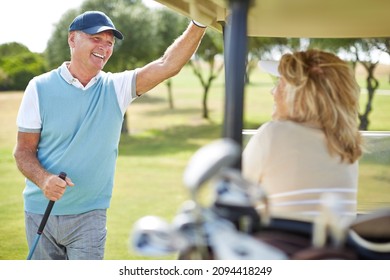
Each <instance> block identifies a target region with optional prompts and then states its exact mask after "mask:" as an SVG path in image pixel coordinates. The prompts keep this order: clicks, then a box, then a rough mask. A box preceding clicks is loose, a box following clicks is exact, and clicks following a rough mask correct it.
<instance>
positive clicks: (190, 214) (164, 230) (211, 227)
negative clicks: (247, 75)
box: [130, 138, 390, 260]
mask: <svg viewBox="0 0 390 280" xmlns="http://www.w3.org/2000/svg"><path fill="white" fill-rule="evenodd" d="M240 152H241V150H240V148H239V145H238V144H236V143H235V142H234V141H233V140H230V139H228V138H223V139H220V140H216V141H214V142H212V143H210V144H208V145H206V146H204V147H202V148H201V149H199V150H198V151H197V152H196V153H195V154H194V155H193V157H192V158H191V159H190V161H189V164H188V165H187V168H186V170H185V172H184V184H185V186H186V187H187V189H188V190H189V192H190V196H191V200H189V201H186V202H185V203H184V204H183V205H182V207H181V208H180V209H179V210H178V213H177V215H176V217H175V218H174V219H173V221H172V223H168V222H167V221H165V220H163V219H161V218H159V217H154V216H147V217H143V218H141V219H139V220H138V221H137V222H136V223H135V224H134V227H133V229H132V233H131V236H130V244H131V248H130V249H131V250H135V251H136V252H138V253H139V254H142V255H147V256H159V255H167V254H171V253H177V254H178V258H179V259H203V260H204V259H219V260H224V259H227V260H234V259H241V260H244V259H257V260H275V259H301V260H307V259H390V209H381V210H378V211H374V212H372V213H368V214H363V215H359V216H358V218H356V219H354V220H349V219H344V218H341V216H342V215H340V212H339V205H340V204H339V200H338V197H337V196H336V195H334V194H324V196H323V198H322V205H321V212H320V214H319V215H318V217H317V218H316V219H315V220H314V221H310V222H308V221H301V220H295V219H287V218H282V217H274V216H272V215H271V214H270V212H269V209H268V208H269V206H268V199H267V194H266V193H265V192H264V191H263V190H262V188H261V186H259V185H255V184H253V183H251V182H248V181H246V180H245V179H244V178H243V177H242V176H241V173H240V171H238V170H235V169H232V168H230V165H231V164H232V163H234V162H235V160H237V158H238V157H239V156H240V154H239V153H240ZM212 179H213V180H214V183H213V184H211V187H212V189H213V194H214V198H213V202H212V203H211V205H208V206H203V205H201V203H200V202H199V201H198V194H199V190H200V189H201V187H202V186H204V185H205V183H206V182H208V181H210V180H212Z"/></svg>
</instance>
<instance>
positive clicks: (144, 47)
mask: <svg viewBox="0 0 390 280" xmlns="http://www.w3.org/2000/svg"><path fill="white" fill-rule="evenodd" d="M88 10H99V11H102V12H104V13H105V14H107V15H108V16H109V17H110V18H111V19H112V21H113V22H114V24H115V27H116V28H117V29H119V30H120V31H121V32H122V33H123V35H124V40H116V42H115V49H114V53H113V55H112V56H111V58H110V60H109V61H108V63H107V64H106V66H105V68H104V70H105V71H109V72H117V71H124V70H127V69H135V68H137V67H140V66H143V65H145V64H146V63H148V62H149V61H151V60H152V59H153V58H154V57H155V46H154V45H155V39H154V38H155V35H156V31H155V30H154V28H153V24H152V22H153V20H151V19H152V15H151V11H150V10H149V9H148V8H147V7H146V6H145V5H144V4H143V3H142V1H141V0H111V1H105V0H86V1H85V2H84V3H83V4H82V5H81V7H80V9H74V10H69V11H67V12H66V13H65V14H64V15H63V16H62V17H61V19H60V21H59V22H58V24H57V25H56V26H55V31H54V32H53V35H52V36H51V38H50V40H49V43H48V46H47V50H46V57H47V59H48V61H49V65H50V67H58V66H59V65H60V64H61V63H62V62H63V61H66V60H69V58H70V51H69V46H68V40H67V38H68V29H69V24H70V23H71V22H72V20H73V19H74V18H75V17H76V16H77V15H78V14H80V13H81V12H84V11H88ZM122 133H128V127H127V115H126V114H125V116H124V121H123V126H122Z"/></svg>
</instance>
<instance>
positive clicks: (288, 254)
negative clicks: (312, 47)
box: [131, 0, 390, 259]
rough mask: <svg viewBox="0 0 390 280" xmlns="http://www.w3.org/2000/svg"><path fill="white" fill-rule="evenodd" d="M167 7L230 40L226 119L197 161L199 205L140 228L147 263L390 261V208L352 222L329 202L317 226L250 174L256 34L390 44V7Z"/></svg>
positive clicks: (307, 0) (304, 2) (309, 1)
mask: <svg viewBox="0 0 390 280" xmlns="http://www.w3.org/2000/svg"><path fill="white" fill-rule="evenodd" d="M157 2H160V3H161V4H163V5H165V6H167V7H169V8H171V9H173V10H174V11H176V12H178V13H180V14H183V15H185V16H188V17H189V18H192V19H194V20H196V21H199V22H201V23H203V24H206V25H208V26H209V27H211V28H214V29H217V30H219V31H221V32H223V33H224V39H225V54H224V55H225V69H226V72H225V75H226V78H225V81H226V84H225V97H226V99H225V119H224V129H223V135H222V137H221V139H219V140H216V141H215V142H213V143H210V144H209V145H206V146H204V147H202V148H201V149H200V150H198V151H197V152H196V153H195V154H194V156H193V157H192V158H191V160H190V162H189V163H188V166H187V169H186V171H185V173H184V184H185V185H186V187H187V188H188V190H189V193H190V195H191V200H190V201H188V202H186V203H185V204H184V205H183V206H182V208H181V209H180V210H179V213H178V215H177V217H176V218H175V219H174V221H173V223H172V224H169V223H167V222H165V221H164V220H162V219H160V218H158V217H151V216H148V217H144V218H142V219H140V220H139V221H138V222H137V223H136V224H135V225H134V228H133V234H132V243H131V244H132V246H133V248H134V249H136V250H137V251H138V252H140V253H142V254H145V255H159V254H167V253H171V252H179V258H180V259H390V208H385V209H381V210H380V211H373V212H372V213H367V214H365V215H362V216H360V217H358V218H357V219H356V220H354V221H350V222H345V221H340V220H339V219H337V216H338V212H337V205H335V201H334V200H332V198H328V199H327V200H326V201H324V205H323V213H322V214H321V215H320V218H319V219H318V220H316V221H315V222H306V221H299V220H293V219H286V218H278V217H273V216H271V215H270V214H269V212H268V211H267V209H268V208H267V203H268V201H267V196H266V194H265V193H263V192H262V191H261V188H259V186H256V185H253V184H252V183H250V182H248V181H246V180H245V179H243V178H242V177H241V175H240V168H241V151H242V146H243V99H244V76H245V61H246V55H247V36H264V37H295V38H347V37H358V38H368V37H390V28H389V27H388V22H387V17H388V16H387V13H388V11H389V10H390V2H386V1H380V0H362V1H353V0H343V1H336V0H329V1H319V0H294V1H286V0H252V1H251V0H229V1H224V0H161V1H160V0H159V1H157ZM362 19H364V20H362ZM211 179H214V180H215V184H213V188H214V193H215V201H214V203H213V205H212V206H211V207H202V206H201V205H200V203H199V201H198V193H199V189H200V188H201V187H202V186H203V185H205V183H207V182H208V181H209V180H211ZM259 203H260V204H261V205H262V210H261V211H257V210H256V209H257V208H256V207H257V206H258V204H259Z"/></svg>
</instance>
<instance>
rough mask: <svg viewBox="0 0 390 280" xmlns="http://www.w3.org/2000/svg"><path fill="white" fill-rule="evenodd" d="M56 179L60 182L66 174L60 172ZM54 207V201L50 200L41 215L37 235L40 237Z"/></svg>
mask: <svg viewBox="0 0 390 280" xmlns="http://www.w3.org/2000/svg"><path fill="white" fill-rule="evenodd" d="M58 177H60V178H61V179H62V180H65V178H66V173H65V172H61V173H60V175H58ZM53 206H54V201H53V200H50V201H49V204H48V205H47V207H46V211H45V214H44V215H43V218H42V221H41V224H40V225H39V228H38V232H37V233H38V234H39V235H41V234H42V232H43V229H44V227H45V225H46V222H47V219H49V216H50V212H51V209H52V208H53Z"/></svg>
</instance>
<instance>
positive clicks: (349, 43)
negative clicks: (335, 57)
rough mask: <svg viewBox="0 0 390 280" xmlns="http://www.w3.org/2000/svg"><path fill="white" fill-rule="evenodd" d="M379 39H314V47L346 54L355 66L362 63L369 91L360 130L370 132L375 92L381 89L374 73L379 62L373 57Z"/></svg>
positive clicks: (312, 41) (360, 115) (361, 115)
mask: <svg viewBox="0 0 390 280" xmlns="http://www.w3.org/2000/svg"><path fill="white" fill-rule="evenodd" d="M375 42H380V41H377V39H364V38H349V39H312V40H311V46H312V47H321V48H325V49H328V50H332V51H334V52H344V53H346V55H347V56H348V57H349V59H350V60H351V61H352V64H353V66H354V67H355V66H356V63H360V64H361V65H362V66H363V67H364V69H365V70H366V72H367V77H366V89H367V103H366V105H365V107H364V111H363V112H362V113H360V114H359V120H360V124H359V129H360V130H368V126H369V124H370V121H369V114H370V113H371V112H372V109H373V100H374V96H375V91H376V90H377V89H378V87H379V81H378V80H377V79H376V78H375V76H374V72H375V68H376V67H377V65H378V60H377V59H375V58H374V57H373V56H372V53H373V51H374V50H375V49H378V45H376V44H375Z"/></svg>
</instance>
